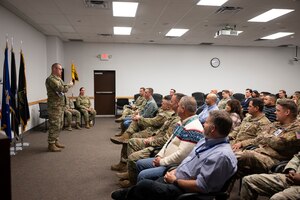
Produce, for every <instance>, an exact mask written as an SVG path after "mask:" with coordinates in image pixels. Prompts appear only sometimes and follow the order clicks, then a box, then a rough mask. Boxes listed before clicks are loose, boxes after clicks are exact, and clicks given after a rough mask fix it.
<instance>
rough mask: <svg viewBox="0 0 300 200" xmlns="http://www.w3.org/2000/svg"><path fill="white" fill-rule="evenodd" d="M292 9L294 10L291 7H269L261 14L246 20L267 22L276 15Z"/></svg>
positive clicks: (278, 15)
mask: <svg viewBox="0 0 300 200" xmlns="http://www.w3.org/2000/svg"><path fill="white" fill-rule="evenodd" d="M292 11H294V10H292V9H271V10H269V11H267V12H264V13H263V14H260V15H258V16H256V17H254V18H252V19H250V20H248V22H268V21H270V20H272V19H275V18H277V17H280V16H282V15H285V14H287V13H290V12H292Z"/></svg>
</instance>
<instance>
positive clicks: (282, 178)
mask: <svg viewBox="0 0 300 200" xmlns="http://www.w3.org/2000/svg"><path fill="white" fill-rule="evenodd" d="M258 195H261V196H266V197H268V198H270V200H279V199H286V200H287V199H295V200H296V199H300V152H299V153H298V154H296V155H294V157H293V158H292V159H291V160H290V161H289V163H288V164H287V165H286V167H285V168H284V170H283V173H276V174H254V175H250V176H246V177H244V178H243V183H242V190H241V199H243V200H256V199H257V197H258Z"/></svg>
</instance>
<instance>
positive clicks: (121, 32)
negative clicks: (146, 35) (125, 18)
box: [114, 26, 132, 35]
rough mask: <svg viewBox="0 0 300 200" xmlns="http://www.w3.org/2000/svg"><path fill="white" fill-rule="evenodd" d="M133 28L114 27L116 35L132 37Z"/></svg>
mask: <svg viewBox="0 0 300 200" xmlns="http://www.w3.org/2000/svg"><path fill="white" fill-rule="evenodd" d="M131 29H132V28H131V27H119V26H114V35H130V33H131Z"/></svg>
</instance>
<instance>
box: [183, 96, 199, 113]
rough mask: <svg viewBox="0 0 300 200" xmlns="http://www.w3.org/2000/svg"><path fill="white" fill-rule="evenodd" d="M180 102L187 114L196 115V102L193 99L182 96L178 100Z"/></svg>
mask: <svg viewBox="0 0 300 200" xmlns="http://www.w3.org/2000/svg"><path fill="white" fill-rule="evenodd" d="M180 102H181V105H182V106H183V107H184V108H185V109H186V110H187V111H188V112H189V113H196V110H197V102H196V100H195V98H194V97H191V96H184V97H182V98H181V99H180Z"/></svg>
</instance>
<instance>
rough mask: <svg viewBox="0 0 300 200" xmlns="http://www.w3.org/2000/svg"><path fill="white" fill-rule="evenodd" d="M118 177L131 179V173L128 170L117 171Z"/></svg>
mask: <svg viewBox="0 0 300 200" xmlns="http://www.w3.org/2000/svg"><path fill="white" fill-rule="evenodd" d="M116 175H117V177H118V178H120V180H128V179H129V173H128V171H126V172H119V173H116Z"/></svg>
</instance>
